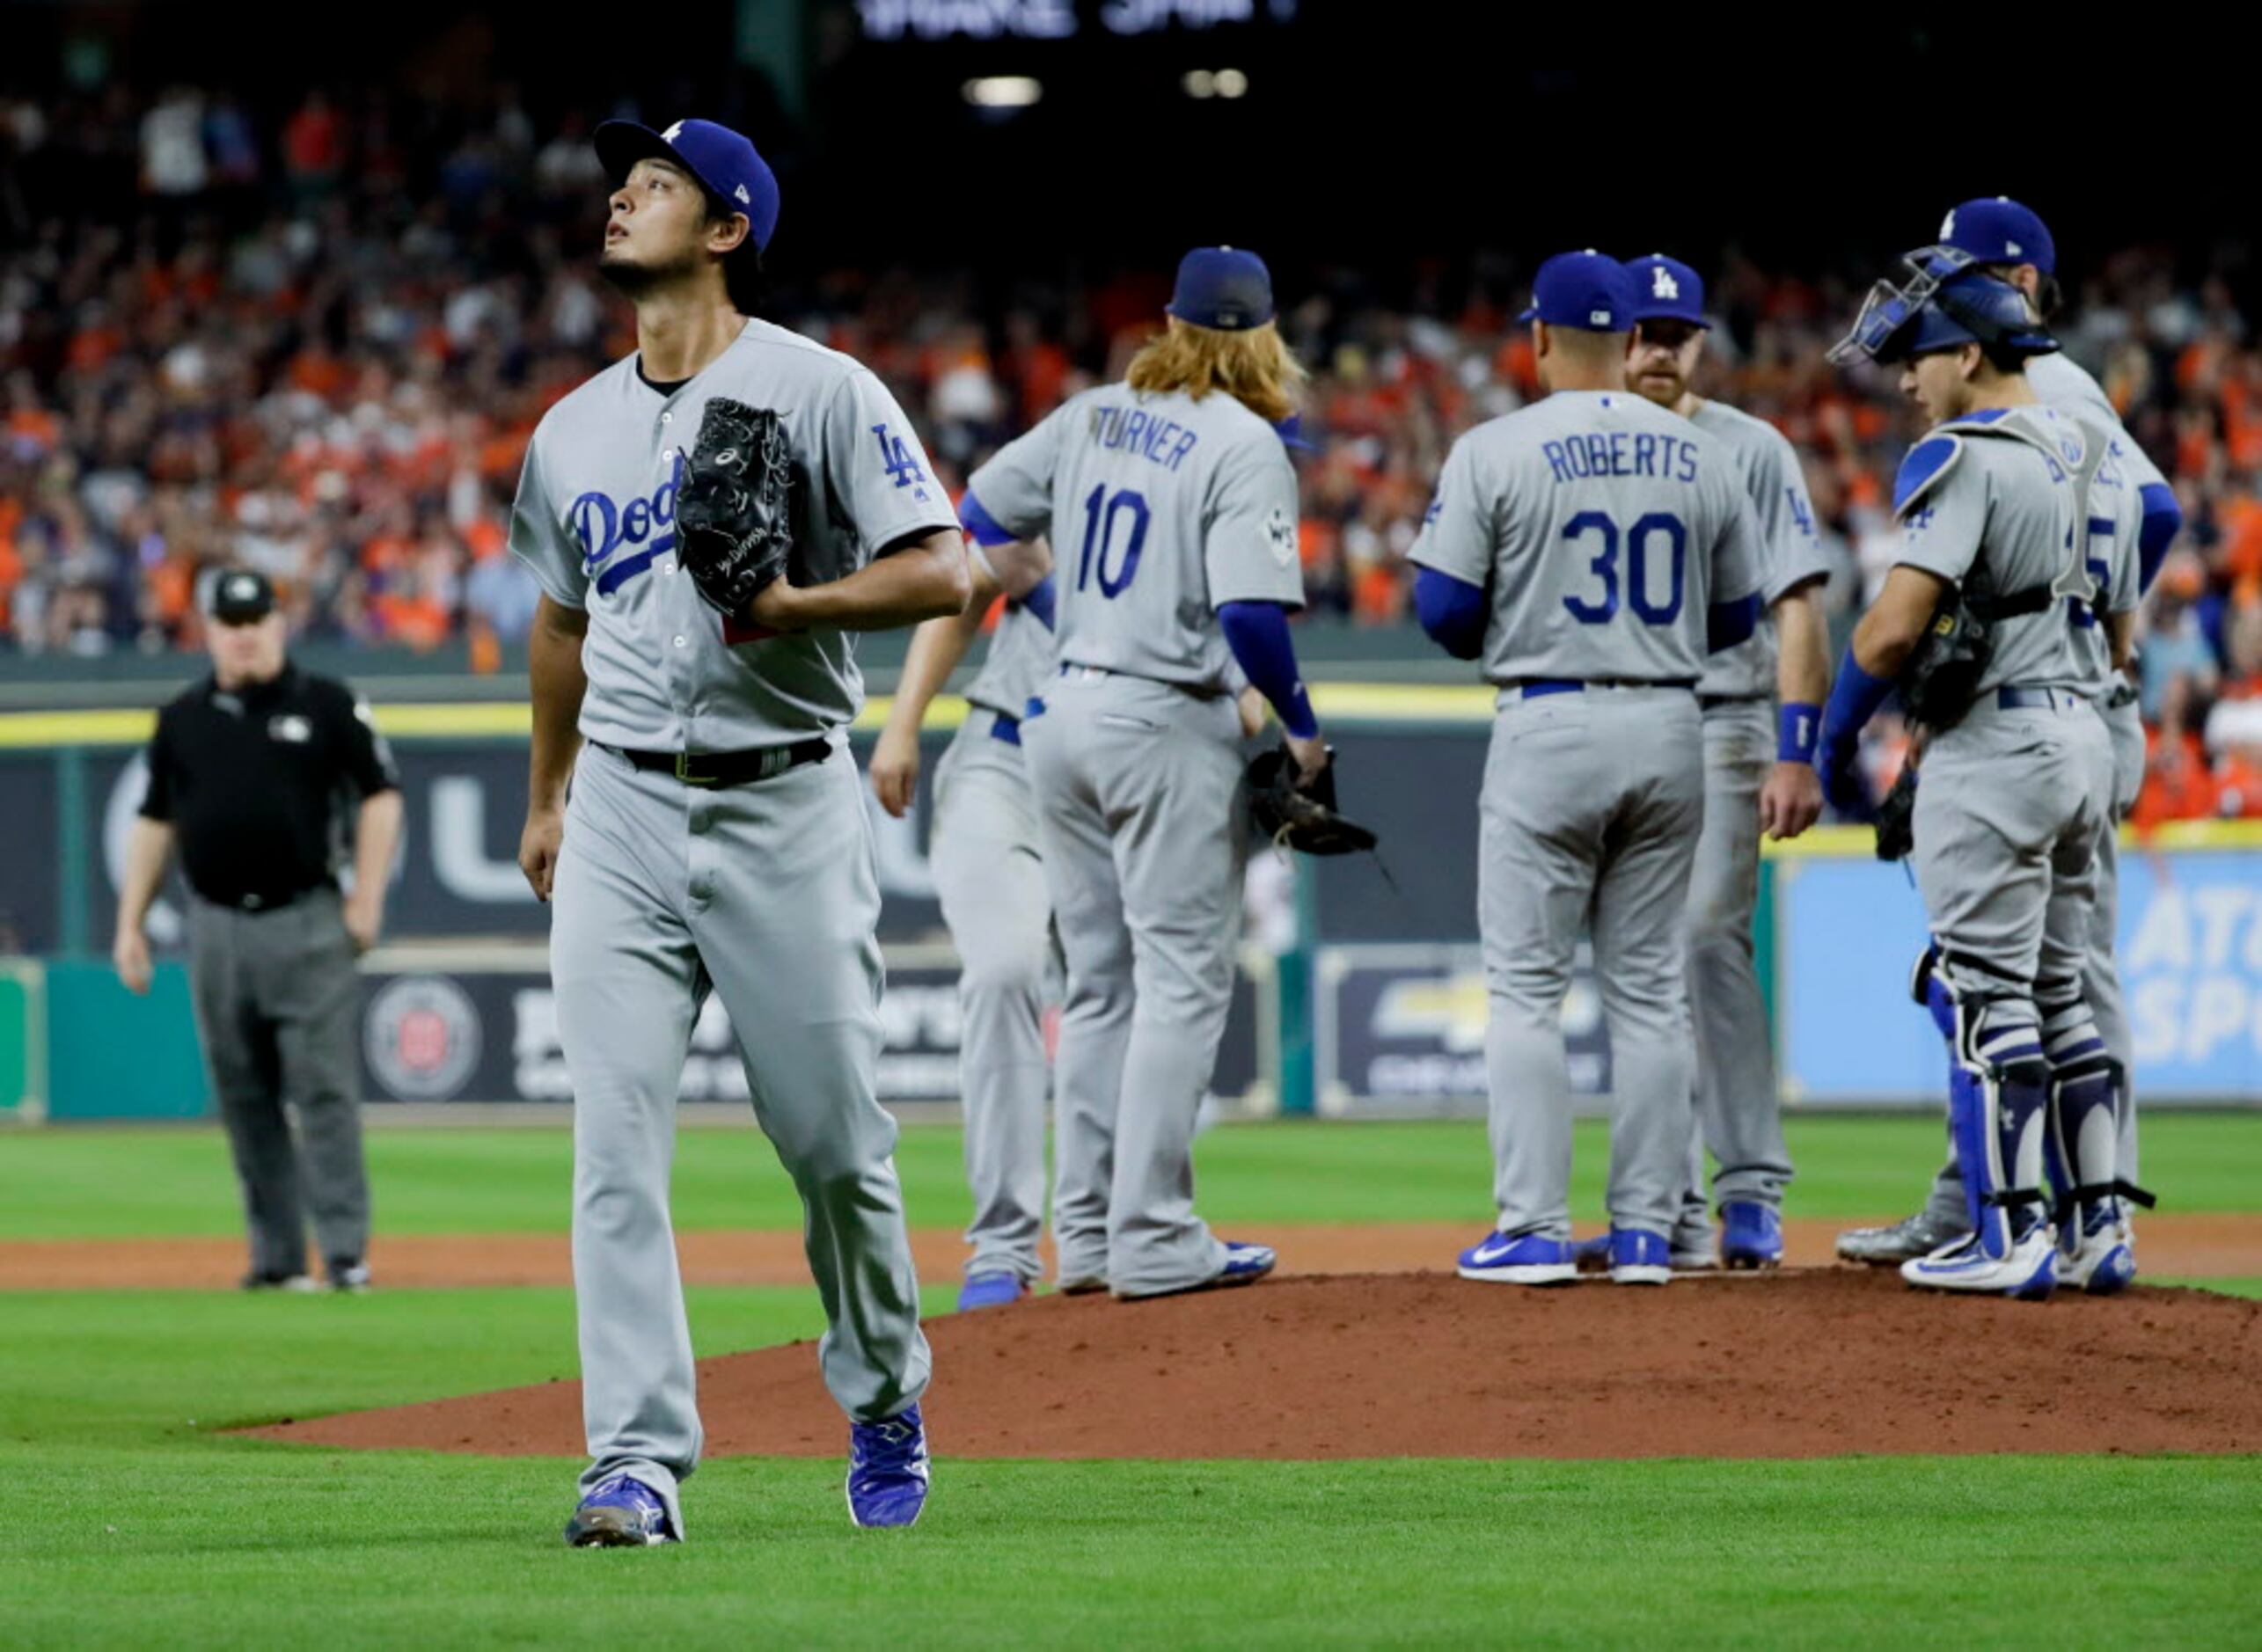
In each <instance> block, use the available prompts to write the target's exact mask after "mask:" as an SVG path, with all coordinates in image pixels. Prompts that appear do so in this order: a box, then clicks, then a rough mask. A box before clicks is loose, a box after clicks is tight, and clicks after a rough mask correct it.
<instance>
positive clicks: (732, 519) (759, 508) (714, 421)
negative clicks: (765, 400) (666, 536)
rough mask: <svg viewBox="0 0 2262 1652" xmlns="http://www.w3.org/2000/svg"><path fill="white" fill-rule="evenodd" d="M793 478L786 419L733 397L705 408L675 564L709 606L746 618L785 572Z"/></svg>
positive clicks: (681, 500) (687, 474)
mask: <svg viewBox="0 0 2262 1652" xmlns="http://www.w3.org/2000/svg"><path fill="white" fill-rule="evenodd" d="M792 479H793V450H792V449H791V448H789V447H788V446H787V442H786V426H785V421H784V420H781V419H780V418H779V417H778V415H777V414H776V413H774V412H772V410H771V409H769V408H767V407H749V406H747V405H746V404H745V403H744V402H743V401H733V400H731V399H730V398H728V397H727V396H717V397H716V398H714V399H713V400H712V401H710V402H708V403H707V405H706V413H704V414H703V415H702V416H701V417H700V419H699V440H698V441H697V442H693V443H692V457H691V461H690V463H689V464H686V465H685V466H684V483H683V493H682V494H681V495H680V496H679V497H678V498H677V501H676V533H677V538H678V540H679V542H680V543H679V545H678V548H677V560H679V561H680V562H681V563H682V564H683V567H684V573H686V574H690V575H691V577H692V584H694V585H696V586H698V587H699V595H700V596H703V597H705V598H706V603H707V605H708V606H709V607H711V608H714V609H716V610H719V611H721V613H724V614H728V615H729V616H731V617H732V618H743V617H744V615H745V612H746V605H747V604H748V603H750V602H752V601H753V600H754V599H755V597H757V596H759V595H761V593H762V589H763V588H764V587H765V586H766V585H768V584H769V583H770V581H772V580H774V579H776V578H777V577H778V576H779V575H780V574H783V573H784V572H785V571H786V554H787V552H788V551H789V550H791V549H792V546H793V530H792V526H791V518H790V515H789V513H788V511H787V486H788V484H789V483H790V482H791V481H792Z"/></svg>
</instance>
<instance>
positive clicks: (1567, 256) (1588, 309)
mask: <svg viewBox="0 0 2262 1652" xmlns="http://www.w3.org/2000/svg"><path fill="white" fill-rule="evenodd" d="M1633 285H1634V284H1633V282H1631V281H1629V280H1627V278H1626V267H1625V266H1624V265H1622V264H1621V263H1620V262H1619V261H1618V260H1617V259H1614V258H1612V257H1610V256H1609V255H1608V254H1607V253H1603V252H1596V251H1595V250H1594V249H1593V248H1592V247H1591V246H1590V247H1588V248H1587V249H1586V250H1585V252H1558V253H1556V255H1555V256H1554V257H1553V258H1551V259H1548V261H1547V262H1546V263H1544V264H1542V265H1541V266H1540V273H1539V274H1537V275H1535V276H1534V277H1533V278H1532V303H1531V305H1530V307H1529V308H1527V309H1526V310H1525V311H1524V312H1523V313H1522V314H1521V315H1519V316H1518V317H1517V318H1516V319H1517V320H1519V321H1544V322H1546V323H1547V324H1548V325H1549V326H1551V327H1577V328H1578V329H1580V330H1581V331H1582V332H1586V333H1630V332H1632V331H1633V329H1634V293H1633Z"/></svg>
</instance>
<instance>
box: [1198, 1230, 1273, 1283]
mask: <svg viewBox="0 0 2262 1652" xmlns="http://www.w3.org/2000/svg"><path fill="white" fill-rule="evenodd" d="M1225 1244H1226V1265H1225V1266H1224V1267H1223V1268H1219V1269H1218V1276H1217V1278H1216V1279H1215V1280H1213V1281H1212V1282H1211V1283H1213V1284H1219V1285H1253V1284H1255V1283H1256V1282H1257V1281H1258V1280H1260V1279H1262V1278H1263V1277H1264V1276H1265V1275H1267V1274H1269V1273H1270V1272H1271V1271H1272V1270H1273V1268H1276V1267H1277V1266H1278V1265H1279V1261H1280V1257H1279V1254H1278V1253H1277V1252H1276V1251H1274V1249H1273V1248H1272V1246H1270V1245H1243V1244H1241V1243H1239V1242H1238V1241H1236V1240H1233V1239H1227V1240H1226V1242H1225Z"/></svg>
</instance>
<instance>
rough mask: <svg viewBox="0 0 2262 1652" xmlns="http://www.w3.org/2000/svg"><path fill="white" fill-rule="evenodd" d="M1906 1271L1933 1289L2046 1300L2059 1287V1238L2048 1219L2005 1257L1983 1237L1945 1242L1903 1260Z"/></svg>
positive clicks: (1917, 1282) (1903, 1271) (1905, 1276)
mask: <svg viewBox="0 0 2262 1652" xmlns="http://www.w3.org/2000/svg"><path fill="white" fill-rule="evenodd" d="M1900 1276H1901V1277H1902V1278H1903V1279H1906V1280H1907V1281H1908V1283H1910V1284H1912V1285H1916V1286H1919V1287H1921V1288H1922V1289H1924V1290H1970V1291H1977V1292H1980V1293H1981V1294H1983V1295H1986V1296H1994V1297H2017V1298H2018V1299H2019V1300H2020V1301H2022V1302H2046V1301H2047V1300H2049V1297H2050V1293H2051V1292H2052V1291H2053V1290H2056V1289H2057V1288H2058V1239H2057V1235H2056V1233H2055V1232H2053V1231H2052V1229H2051V1226H2050V1224H2048V1223H2047V1222H2040V1223H2037V1224H2035V1226H2034V1230H2033V1232H2030V1233H2029V1234H2027V1236H2026V1237H2025V1238H2024V1239H2021V1240H2019V1241H2018V1242H2017V1244H2016V1245H2014V1246H2011V1250H2010V1254H2009V1255H2008V1256H2005V1257H2002V1258H2001V1259H1997V1258H1995V1257H1993V1256H1990V1255H1988V1254H1987V1252H1986V1251H1985V1250H1984V1249H1982V1248H1981V1247H1980V1241H1979V1239H1978V1238H1977V1236H1976V1235H1975V1236H1973V1237H1972V1238H1969V1239H1958V1240H1956V1241H1955V1242H1954V1243H1952V1244H1949V1245H1943V1246H1941V1247H1940V1248H1939V1249H1938V1250H1936V1251H1934V1252H1933V1253H1932V1254H1930V1255H1929V1256H1918V1257H1914V1258H1912V1259H1911V1260H1910V1261H1905V1262H1903V1263H1902V1264H1901V1265H1900Z"/></svg>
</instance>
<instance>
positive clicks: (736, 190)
mask: <svg viewBox="0 0 2262 1652" xmlns="http://www.w3.org/2000/svg"><path fill="white" fill-rule="evenodd" d="M592 141H593V142H594V143H596V145H597V159H598V160H599V161H600V162H602V163H603V164H604V170H605V175H606V176H607V177H609V178H610V179H612V182H613V186H614V187H615V188H618V187H619V186H620V185H621V184H622V183H623V182H624V181H626V179H627V177H628V173H629V170H630V169H631V168H632V167H633V166H634V165H635V164H636V163H637V162H639V161H647V160H663V161H672V162H674V163H675V164H677V165H678V166H680V167H682V168H683V169H684V171H685V172H689V173H690V174H691V175H692V177H694V178H696V179H699V182H700V183H701V184H702V185H703V186H705V187H706V192H707V194H711V195H713V196H714V198H715V199H716V200H717V201H721V202H722V204H723V205H724V206H726V207H728V208H729V209H730V210H731V211H733V212H743V213H744V214H745V215H746V225H747V230H746V232H747V234H748V235H749V236H750V237H751V238H752V239H753V242H754V245H756V246H757V247H766V246H768V245H770V238H771V236H772V235H774V234H775V233H776V232H777V229H778V175H777V174H776V173H775V172H772V171H771V170H770V163H769V162H767V161H765V160H764V159H763V158H762V157H761V155H760V154H759V153H758V151H757V150H755V148H754V145H753V144H752V143H750V142H749V141H748V140H747V139H745V138H743V137H742V136H740V135H738V134H737V133H736V132H734V131H732V130H731V129H730V128H728V127H727V126H718V125H716V124H715V123H714V121H677V122H676V124H675V125H673V126H671V127H670V128H668V129H667V130H666V131H664V132H655V131H654V130H653V129H652V128H650V127H648V126H641V125H639V124H638V123H637V122H636V121H606V122H605V123H604V125H602V126H600V127H599V128H597V131H596V133H595V135H594V137H593V140H592Z"/></svg>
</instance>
